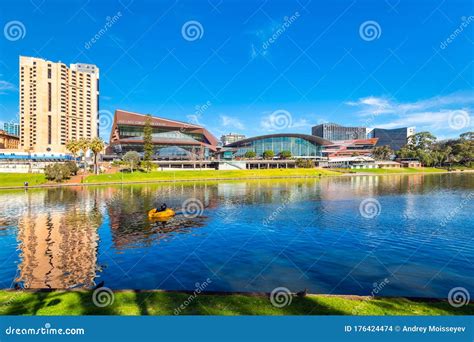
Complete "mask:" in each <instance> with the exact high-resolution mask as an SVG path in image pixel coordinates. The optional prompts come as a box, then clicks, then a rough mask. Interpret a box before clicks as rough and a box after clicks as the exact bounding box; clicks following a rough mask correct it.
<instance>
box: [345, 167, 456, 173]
mask: <svg viewBox="0 0 474 342" xmlns="http://www.w3.org/2000/svg"><path fill="white" fill-rule="evenodd" d="M350 171H351V173H352V172H354V173H372V174H382V175H383V174H396V173H440V172H447V170H444V169H437V168H434V167H403V168H393V169H390V168H386V169H356V170H350Z"/></svg>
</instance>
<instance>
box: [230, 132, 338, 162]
mask: <svg viewBox="0 0 474 342" xmlns="http://www.w3.org/2000/svg"><path fill="white" fill-rule="evenodd" d="M328 144H330V142H329V141H326V140H324V139H321V138H319V137H315V136H311V135H305V134H272V135H264V136H259V137H253V138H249V139H244V140H240V141H237V142H235V143H232V144H228V145H226V147H233V148H236V149H237V151H236V153H235V156H236V157H243V156H244V155H245V153H246V152H248V151H252V152H255V154H256V155H257V157H262V156H263V152H265V151H273V153H274V154H275V156H278V154H280V153H281V152H282V151H290V152H291V155H292V157H301V158H320V157H322V149H323V146H324V145H328Z"/></svg>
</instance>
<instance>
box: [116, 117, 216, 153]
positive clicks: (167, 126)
mask: <svg viewBox="0 0 474 342" xmlns="http://www.w3.org/2000/svg"><path fill="white" fill-rule="evenodd" d="M147 118H148V117H147V115H145V114H139V113H133V112H128V111H124V110H116V111H115V115H114V121H113V124H112V130H111V132H110V145H109V147H108V148H107V154H117V155H123V154H125V153H126V152H128V151H137V152H139V153H143V150H144V149H143V136H144V132H143V129H144V127H145V123H146V120H147ZM150 123H151V127H152V130H153V133H152V143H153V146H154V155H153V158H154V159H165V160H173V159H178V160H179V159H184V160H202V159H208V158H209V157H210V156H211V154H212V153H213V152H215V151H216V150H217V143H218V140H217V138H216V137H214V136H213V135H212V134H211V133H210V132H209V131H208V130H206V129H205V128H204V127H202V126H198V125H194V124H189V123H186V122H181V121H176V120H169V119H165V118H159V117H151V121H150Z"/></svg>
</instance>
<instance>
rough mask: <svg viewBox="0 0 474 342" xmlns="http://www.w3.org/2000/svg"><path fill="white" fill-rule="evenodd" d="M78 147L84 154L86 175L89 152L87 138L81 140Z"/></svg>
mask: <svg viewBox="0 0 474 342" xmlns="http://www.w3.org/2000/svg"><path fill="white" fill-rule="evenodd" d="M77 146H78V148H79V151H82V152H83V154H84V155H83V163H84V166H83V168H84V173H85V171H86V153H87V151H89V140H87V139H86V138H81V139H79V140H78V141H77Z"/></svg>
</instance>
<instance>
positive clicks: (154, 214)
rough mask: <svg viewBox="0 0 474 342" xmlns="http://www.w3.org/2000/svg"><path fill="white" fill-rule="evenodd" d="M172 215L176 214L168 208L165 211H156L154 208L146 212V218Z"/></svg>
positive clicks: (169, 216)
mask: <svg viewBox="0 0 474 342" xmlns="http://www.w3.org/2000/svg"><path fill="white" fill-rule="evenodd" d="M174 215H176V213H175V212H174V210H173V209H169V208H168V209H166V210H165V211H156V209H151V210H150V211H149V212H148V218H150V219H160V218H171V217H173V216H174Z"/></svg>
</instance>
